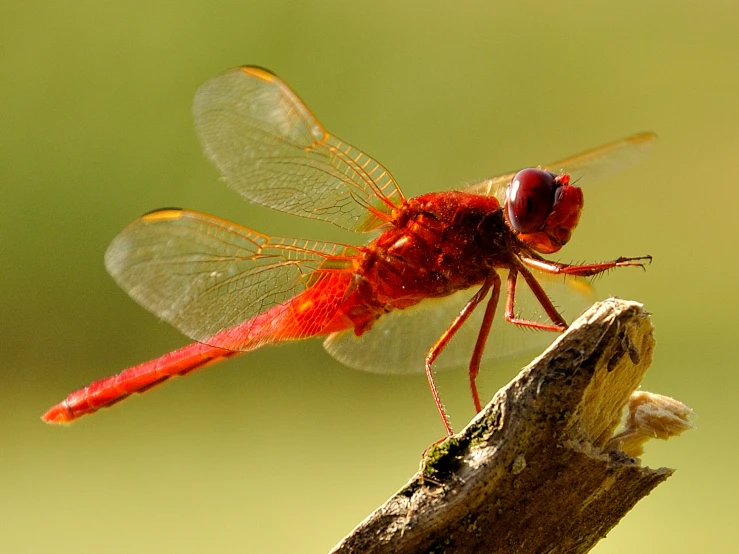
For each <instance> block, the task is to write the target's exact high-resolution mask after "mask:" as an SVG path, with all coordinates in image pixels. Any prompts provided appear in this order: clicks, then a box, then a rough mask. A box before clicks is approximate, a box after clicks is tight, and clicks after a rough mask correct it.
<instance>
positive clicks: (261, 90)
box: [193, 67, 405, 232]
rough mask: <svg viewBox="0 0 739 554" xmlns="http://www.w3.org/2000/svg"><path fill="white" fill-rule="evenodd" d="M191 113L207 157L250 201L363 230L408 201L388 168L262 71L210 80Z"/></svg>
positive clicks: (254, 69)
mask: <svg viewBox="0 0 739 554" xmlns="http://www.w3.org/2000/svg"><path fill="white" fill-rule="evenodd" d="M193 114H194V117H195V128H196V130H197V134H198V136H199V138H200V142H201V143H202V145H203V149H204V150H205V153H206V154H207V156H208V158H210V160H211V161H212V162H213V164H214V165H215V166H216V167H217V168H218V169H219V171H220V172H221V174H222V175H223V178H224V179H225V181H226V182H227V183H228V185H229V186H230V187H231V188H233V189H234V190H236V191H237V192H238V193H239V194H241V195H242V196H244V197H246V198H247V199H249V200H251V201H252V202H256V203H258V204H262V205H264V206H267V207H269V208H273V209H276V210H280V211H283V212H287V213H291V214H294V215H298V216H302V217H309V218H314V219H320V220H323V221H328V222H331V223H333V224H335V225H338V226H339V227H342V228H345V229H349V230H352V231H362V232H364V231H371V230H373V229H376V228H377V227H379V226H381V225H383V224H384V223H387V222H389V221H390V220H391V219H392V218H391V213H392V211H393V209H395V208H396V207H399V206H400V205H401V204H402V203H403V202H404V201H405V200H404V197H403V194H402V193H401V191H400V189H399V188H398V185H397V183H396V182H395V180H394V179H393V177H392V175H390V172H389V171H388V170H387V169H385V168H384V167H383V166H382V165H381V164H380V163H379V162H377V161H375V160H374V159H372V158H371V157H370V156H368V155H367V154H365V153H364V152H362V151H361V150H359V149H357V148H355V147H353V146H351V145H349V144H347V143H345V142H343V141H342V140H341V139H339V138H337V137H335V136H333V135H331V134H330V133H329V132H328V131H326V129H324V127H323V125H321V123H320V122H319V121H318V120H317V119H316V118H315V116H314V115H313V114H312V113H311V112H310V110H309V109H308V107H307V106H306V105H305V104H304V103H303V102H302V101H301V100H300V98H298V96H297V95H296V94H295V93H294V92H293V91H292V90H291V89H290V88H289V87H288V86H287V85H286V84H285V83H284V82H283V81H281V80H280V79H279V78H278V77H277V76H275V75H274V74H272V73H270V72H268V71H266V70H264V69H261V68H258V67H240V68H235V69H232V70H230V71H227V72H225V73H222V74H221V75H219V76H217V77H214V78H213V79H210V80H209V81H207V82H206V83H205V84H204V85H203V86H201V87H200V89H199V90H198V92H197V94H196V95H195V101H194V105H193Z"/></svg>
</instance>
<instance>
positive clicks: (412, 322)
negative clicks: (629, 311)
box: [43, 67, 655, 434]
mask: <svg viewBox="0 0 739 554" xmlns="http://www.w3.org/2000/svg"><path fill="white" fill-rule="evenodd" d="M193 112H194V117H195V126H196V129H197V133H198V136H199V138H200V141H201V142H202V145H203V148H204V150H205V152H206V154H207V156H208V157H209V158H210V159H211V161H212V162H213V163H214V164H215V165H216V166H217V167H218V169H219V170H220V171H221V173H222V175H223V177H224V179H225V180H226V182H227V183H228V185H229V186H230V187H231V188H233V189H235V190H236V191H237V192H239V193H240V194H241V195H242V196H244V197H245V198H247V199H248V200H250V201H252V202H256V203H258V204H262V205H264V206H267V207H269V208H273V209H275V210H280V211H283V212H287V213H289V214H293V215H297V216H301V217H307V218H313V219H318V220H322V221H327V222H330V223H333V224H334V225H337V226H338V227H341V228H343V229H348V230H350V231H355V232H372V231H375V237H376V238H373V239H372V240H370V241H369V242H368V243H367V244H366V245H365V246H350V245H347V244H337V243H329V242H318V241H310V240H306V239H285V238H275V237H269V236H267V235H264V234H262V233H258V232H256V231H253V230H251V229H248V228H246V227H242V226H240V225H237V224H235V223H231V222H229V221H225V220H223V219H219V218H217V217H214V216H211V215H207V214H203V213H198V212H194V211H189V210H181V209H164V210H158V211H154V212H151V213H148V214H146V215H144V216H143V217H141V218H139V219H137V220H136V221H134V222H133V223H131V224H130V225H129V226H128V227H126V228H125V229H124V230H123V231H122V232H121V234H120V235H118V236H117V237H116V238H115V239H114V240H113V242H112V243H111V245H110V247H109V248H108V250H107V252H106V254H105V264H106V267H107V269H108V271H109V272H110V274H111V275H112V276H113V278H114V279H115V280H116V282H117V283H118V284H119V285H120V286H121V287H122V288H123V289H124V290H125V291H126V292H128V294H129V295H131V296H132V297H133V298H134V300H136V301H137V302H138V303H139V304H141V305H142V306H144V307H145V308H146V309H148V310H149V311H151V312H153V313H154V314H155V315H157V316H159V317H160V318H162V319H164V320H166V321H168V322H169V323H171V324H172V325H173V326H174V327H176V328H177V329H179V330H180V331H182V332H183V333H184V334H185V335H187V336H188V337H190V338H192V339H194V340H195V341H197V342H195V343H193V344H190V345H189V346H185V347H183V348H180V349H179V350H175V351H174V352H170V353H168V354H165V355H164V356H162V357H160V358H157V359H155V360H152V361H149V362H146V363H143V364H141V365H137V366H135V367H131V368H129V369H126V370H125V371H123V372H121V373H119V374H118V375H115V376H113V377H108V378H106V379H101V380H99V381H95V382H93V383H92V384H90V385H88V386H87V387H85V388H82V389H80V390H77V391H75V392H73V393H71V394H70V395H69V396H68V397H67V398H66V399H65V400H63V401H62V402H61V403H59V404H57V405H56V406H54V407H52V408H51V409H50V410H49V411H48V412H46V414H44V416H43V419H44V421H47V422H50V423H66V422H70V421H72V420H74V419H77V418H79V417H80V416H82V415H85V414H90V413H93V412H95V411H97V410H99V409H100V408H103V407H106V406H110V405H112V404H114V403H116V402H118V401H120V400H122V399H123V398H125V397H127V396H129V395H130V394H133V393H135V392H143V391H145V390H148V389H149V388H151V387H153V386H155V385H158V384H159V383H162V382H163V381H166V380H167V379H169V378H170V377H173V376H175V375H184V374H187V373H190V372H192V371H194V370H196V369H200V368H202V367H205V366H206V365H210V364H212V363H214V362H217V361H220V360H225V359H227V358H230V357H232V356H235V355H237V354H239V353H242V352H248V351H251V350H254V349H256V348H260V347H262V346H265V345H268V344H277V343H281V342H284V341H289V340H297V339H306V338H309V337H327V338H326V340H325V343H324V345H325V347H326V349H327V350H328V352H329V353H330V354H331V355H332V356H334V357H335V358H336V359H338V360H339V361H341V362H343V363H345V364H347V365H349V366H354V367H359V368H362V369H369V370H371V371H379V372H385V373H398V372H411V371H419V372H420V371H423V370H425V372H426V376H427V378H428V382H429V385H430V387H431V392H432V394H433V398H434V402H435V403H436V407H437V409H438V411H439V414H440V415H441V419H442V421H443V423H444V427H445V429H446V432H447V433H448V434H452V427H451V424H450V423H449V418H448V417H447V414H446V411H445V409H444V407H443V405H442V403H441V400H440V398H439V393H438V391H437V388H436V385H435V383H434V375H433V371H432V367H433V366H434V362H435V361H436V359H437V357H438V356H439V355H440V354H441V353H442V352H445V351H449V352H451V351H452V350H454V348H453V345H455V344H457V343H459V344H464V343H465V341H462V340H455V341H454V342H453V343H452V342H450V341H452V338H453V337H455V335H462V334H464V333H459V331H460V329H462V328H463V326H464V324H465V322H468V319H469V318H470V316H471V314H473V312H474V313H476V314H477V320H478V322H479V323H478V325H476V326H475V329H476V334H475V335H474V336H473V337H472V341H471V342H470V341H467V344H468V346H467V349H466V361H467V362H468V363H469V381H470V387H471V389H472V398H473V401H474V404H475V409H476V410H477V411H478V412H479V411H480V410H481V408H482V407H481V403H480V398H479V394H478V391H477V386H476V384H475V378H476V376H477V374H478V372H479V369H480V363H481V361H482V360H483V353H484V352H485V345H486V342H487V340H488V336H489V335H490V330H491V325H492V323H493V319H494V315H495V312H496V307H497V306H498V303H499V299H500V296H501V289H502V288H503V278H504V279H505V297H506V298H505V303H504V310H503V313H504V318H505V320H506V321H508V322H509V323H513V324H514V325H516V326H520V327H529V328H534V329H541V330H547V331H563V330H564V329H566V328H567V323H566V321H565V320H564V318H563V317H562V316H561V315H560V313H559V311H558V310H557V309H556V308H555V307H554V305H553V303H552V301H551V300H550V299H549V296H548V295H547V293H546V292H545V290H544V288H543V287H542V285H541V284H540V282H539V279H541V277H542V276H546V275H547V274H549V275H565V276H572V277H571V278H570V279H569V281H570V282H571V281H572V280H573V279H574V280H575V281H577V278H578V277H587V276H592V275H597V274H599V273H602V272H604V271H606V270H609V269H611V268H614V267H624V266H637V267H642V268H643V267H644V264H645V263H648V262H649V261H651V257H650V256H640V257H634V258H618V259H615V260H613V261H609V262H604V263H594V264H587V265H568V264H564V263H560V262H555V261H549V260H546V259H545V258H543V257H542V256H541V255H540V254H551V253H554V252H557V251H558V250H559V249H560V248H561V247H562V246H563V245H564V244H565V243H567V241H568V240H569V239H570V236H571V234H572V231H573V230H574V228H575V226H576V225H577V222H578V219H579V217H580V212H581V210H582V207H583V194H582V191H581V189H580V188H578V187H576V186H574V185H573V184H572V183H571V179H572V178H573V177H577V176H580V175H586V176H587V177H595V176H598V175H600V174H603V173H604V172H610V171H611V170H613V169H615V168H617V167H620V166H623V165H626V164H628V163H629V162H632V161H634V160H635V159H636V158H638V157H639V155H640V154H642V153H643V152H644V151H645V150H646V149H647V148H648V147H649V146H651V145H652V144H653V142H654V140H655V136H654V135H652V134H649V133H644V134H639V135H635V136H632V137H629V138H627V139H624V140H621V141H617V142H613V143H611V144H608V145H606V146H603V147H601V148H597V149H594V150H591V151H588V152H585V153H583V154H580V155H578V156H574V157H572V158H569V159H566V160H562V161H559V162H555V163H553V164H549V165H547V166H543V167H539V168H536V169H534V168H529V169H524V170H522V171H519V172H515V173H509V174H505V175H501V176H499V177H494V178H492V179H487V180H485V181H482V182H480V183H477V184H474V185H472V186H468V187H466V188H465V189H464V190H461V191H448V192H438V193H429V194H424V195H421V196H418V197H415V198H411V199H406V197H405V196H404V195H403V193H402V192H401V190H400V188H399V187H398V185H397V183H396V182H395V180H394V179H393V177H392V175H391V174H390V172H388V170H387V169H385V168H384V167H383V166H382V165H380V163H379V162H377V161H375V160H374V159H373V158H371V157H370V156H368V155H367V154H365V153H364V152H362V151H361V150H359V149H357V148H355V147H354V146H351V145H349V144H347V143H346V142H344V141H342V140H341V139H339V138H337V137H335V136H334V135H332V134H330V133H329V132H328V131H327V130H326V129H325V128H324V127H323V126H322V125H321V124H320V123H319V122H318V120H317V119H316V118H315V116H314V115H313V114H312V113H311V112H310V110H309V109H308V108H307V107H306V105H305V104H304V103H303V102H302V101H301V100H300V99H299V98H298V96H297V95H296V94H295V93H294V92H293V91H292V90H291V89H290V88H289V87H288V86H287V85H286V84H285V83H284V82H282V81H281V80H280V79H279V78H278V77H277V76H275V75H274V74H272V73H270V72H269V71H267V70H264V69H261V68H258V67H241V68H236V69H233V70H230V71H227V72H225V73H223V74H221V75H219V76H217V77H215V78H213V79H211V80H210V81H208V82H206V83H205V84H204V85H203V86H202V87H201V88H200V89H199V90H198V92H197V94H196V96H195V102H194V108H193ZM501 275H503V278H501ZM535 275H537V276H538V277H537V276H535ZM519 276H520V277H521V278H522V279H523V282H524V283H525V285H526V287H528V289H530V291H531V293H533V298H534V299H535V300H536V302H537V303H538V304H539V305H540V307H541V309H543V313H544V314H545V315H546V317H547V318H548V319H549V322H548V323H547V322H542V321H535V320H533V319H524V318H522V317H519V316H518V315H517V311H516V310H517V307H516V291H517V288H516V287H517V284H518V282H519V280H518V278H519ZM475 288H476V290H475ZM488 296H489V297H488ZM486 297H488V300H487V303H485V304H484V306H482V307H480V309H479V310H477V312H475V309H476V308H478V306H479V305H480V304H482V303H483V300H485V298H486ZM465 327H470V325H467V326H465ZM414 333H415V334H414ZM423 333H426V337H427V338H425V339H421V340H418V339H417V338H416V337H418V336H422V335H423ZM429 333H437V334H436V335H435V336H434V338H428V337H429V336H430V335H429ZM497 334H498V333H497V328H496V333H493V338H495V336H496V335H497ZM411 335H413V338H410V337H411ZM418 348H422V349H423V350H422V351H421V352H419V353H416V351H417V350H418ZM488 350H489V351H493V352H492V353H493V354H498V352H497V350H498V347H496V348H494V349H491V348H489V349H488ZM424 352H425V360H424V359H422V358H423V353H424ZM410 353H413V355H412V356H411V355H410ZM443 358H447V356H446V354H445V356H443V357H442V359H443ZM458 359H459V358H458V355H456V354H455V355H452V354H450V355H449V356H448V360H447V361H448V362H449V363H452V364H453V363H457V361H458Z"/></svg>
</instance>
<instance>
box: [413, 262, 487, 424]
mask: <svg viewBox="0 0 739 554" xmlns="http://www.w3.org/2000/svg"><path fill="white" fill-rule="evenodd" d="M493 273H494V272H493ZM495 277H497V278H498V281H500V277H498V276H497V274H495ZM493 282H494V278H491V279H488V280H486V281H485V282H484V283H483V284H482V286H481V287H480V290H478V291H477V292H476V293H475V295H474V296H473V297H472V298H470V300H469V302H467V304H465V306H464V308H462V310H461V311H460V312H459V314H457V317H455V318H454V321H452V323H451V324H450V325H449V327H447V328H446V330H445V331H444V333H442V335H441V336H440V337H439V338H438V340H437V341H436V342H435V343H434V345H433V346H432V347H431V350H429V352H428V354H426V379H428V382H429V387H430V388H431V394H432V395H433V397H434V402H435V403H436V409H437V410H438V411H439V415H440V416H441V420H442V422H443V423H444V428H445V429H446V432H447V435H452V434H454V432H453V431H452V425H451V423H449V416H448V415H447V413H446V410H445V409H444V405H443V404H442V403H441V398H439V391H438V389H437V388H436V382H435V381H434V373H433V370H432V368H431V366H432V365H433V363H434V361H435V360H436V358H438V357H439V354H441V352H442V351H443V350H444V348H445V347H446V345H447V344H449V341H450V340H452V337H454V335H455V333H456V332H457V331H458V330H459V328H460V327H462V325H464V322H465V321H467V319H468V318H469V317H470V315H472V312H473V311H474V310H475V308H476V307H477V305H478V304H479V303H480V302H481V301H482V299H483V298H485V296H486V295H487V293H488V291H489V290H490V287H491V286H492V285H493ZM480 354H481V355H482V352H481V353H480ZM477 403H478V404H479V400H478V401H477Z"/></svg>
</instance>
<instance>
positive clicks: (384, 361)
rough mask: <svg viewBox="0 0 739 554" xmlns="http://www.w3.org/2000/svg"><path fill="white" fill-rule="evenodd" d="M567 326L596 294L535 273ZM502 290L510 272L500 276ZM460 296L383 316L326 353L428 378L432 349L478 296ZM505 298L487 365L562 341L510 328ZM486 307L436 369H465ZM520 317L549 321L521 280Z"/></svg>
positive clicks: (331, 343)
mask: <svg viewBox="0 0 739 554" xmlns="http://www.w3.org/2000/svg"><path fill="white" fill-rule="evenodd" d="M532 272H534V273H535V274H536V277H537V279H538V280H539V282H540V283H541V284H542V286H543V287H544V289H545V290H546V291H547V293H548V294H549V297H550V298H551V299H552V301H553V302H554V304H555V306H557V307H558V309H559V310H560V313H561V314H562V315H563V316H564V317H565V319H567V320H568V321H572V320H573V319H575V318H576V317H577V316H578V315H580V314H581V313H582V312H583V311H584V310H585V309H586V308H587V307H588V306H590V304H592V302H593V290H592V288H591V287H590V285H589V284H588V282H587V281H585V280H583V279H580V278H572V277H567V278H562V277H561V276H559V277H555V276H552V275H550V274H545V273H541V272H538V271H534V270H532ZM499 273H500V275H501V279H502V280H503V283H504V285H503V287H504V289H505V279H506V276H507V271H504V270H500V271H499ZM475 292H476V291H475V289H468V290H465V291H461V292H457V293H455V294H453V295H451V296H447V297H445V298H440V299H433V300H425V301H423V302H421V303H420V304H417V305H415V306H413V307H411V308H407V309H405V310H396V311H393V312H390V313H389V314H386V315H383V316H382V317H381V318H380V319H379V320H378V321H377V322H376V323H375V324H374V325H373V327H372V329H370V330H369V331H368V332H366V333H364V334H363V335H361V336H359V337H357V336H356V335H354V333H353V331H351V330H349V331H342V332H340V333H333V334H331V335H329V336H328V337H327V338H326V340H325V342H324V347H325V348H326V350H327V351H328V353H329V354H331V356H333V357H334V358H336V359H337V360H338V361H340V362H341V363H343V364H345V365H348V366H350V367H353V368H356V369H362V370H366V371H371V372H373V373H386V374H408V373H423V372H424V360H425V358H426V354H427V352H428V351H429V349H430V348H431V347H432V346H433V344H434V343H435V342H436V340H437V339H438V338H439V337H440V336H441V334H442V333H443V332H444V330H445V329H446V328H447V327H448V326H449V325H450V324H451V322H452V320H453V319H454V317H455V316H456V315H457V314H458V313H459V311H460V310H461V309H462V307H463V306H464V305H465V304H466V303H467V302H468V301H469V299H470V298H472V296H473V295H474V293H475ZM504 296H505V292H504V291H503V292H502V297H501V300H500V302H499V304H498V310H497V312H496V315H495V320H494V323H493V329H492V330H491V332H490V337H489V338H488V342H487V345H486V347H485V350H484V356H483V361H490V360H494V359H497V358H507V357H512V356H515V355H517V354H521V353H524V352H527V351H533V350H537V349H541V348H543V347H544V346H546V345H548V344H550V343H551V342H552V341H553V340H554V339H556V338H557V336H558V335H557V333H551V332H546V331H533V330H531V329H523V328H521V327H518V326H515V325H513V324H510V323H506V321H505V319H504V317H503V311H504V305H505V298H504ZM484 304H485V302H484V301H483V303H482V304H481V305H480V306H478V308H477V309H476V310H475V311H474V312H473V314H472V315H471V316H470V318H469V319H468V320H467V322H466V323H465V324H464V325H463V326H462V327H461V329H460V330H459V331H458V332H457V334H456V335H455V336H454V338H453V339H452V341H451V342H450V343H449V344H448V346H447V347H446V348H445V349H444V351H443V352H442V354H441V355H440V356H439V358H438V359H437V361H436V363H435V365H434V369H436V370H441V369H446V368H452V367H461V366H466V365H468V364H469V362H470V358H471V357H472V350H473V349H474V346H475V341H476V340H477V334H478V332H479V330H480V324H481V323H482V316H483V312H484V308H485V306H484ZM516 313H517V314H520V316H521V317H524V318H526V319H532V320H534V321H548V319H547V317H546V315H545V313H544V310H543V309H542V308H541V306H540V304H539V303H538V301H537V300H536V298H535V297H534V295H533V294H532V293H531V291H530V290H529V289H528V287H526V285H525V283H524V282H523V279H519V283H518V287H517V288H516Z"/></svg>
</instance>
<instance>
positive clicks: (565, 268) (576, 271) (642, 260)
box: [521, 256, 652, 277]
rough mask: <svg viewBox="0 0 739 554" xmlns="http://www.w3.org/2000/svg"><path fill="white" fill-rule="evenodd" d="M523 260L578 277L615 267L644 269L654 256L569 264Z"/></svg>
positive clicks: (558, 273)
mask: <svg viewBox="0 0 739 554" xmlns="http://www.w3.org/2000/svg"><path fill="white" fill-rule="evenodd" d="M521 261H522V262H523V263H525V264H526V265H527V266H529V267H533V268H534V269H538V270H539V271H543V272H544V273H551V274H553V275H577V276H578V277H591V276H593V275H598V274H599V273H603V272H604V271H608V270H609V269H613V268H614V267H641V268H642V269H644V265H645V264H650V263H652V256H637V257H635V258H623V257H622V258H616V259H615V260H612V261H610V262H601V263H596V264H585V265H569V264H563V263H560V262H551V261H549V260H545V259H544V258H539V257H536V258H528V257H522V258H521Z"/></svg>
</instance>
